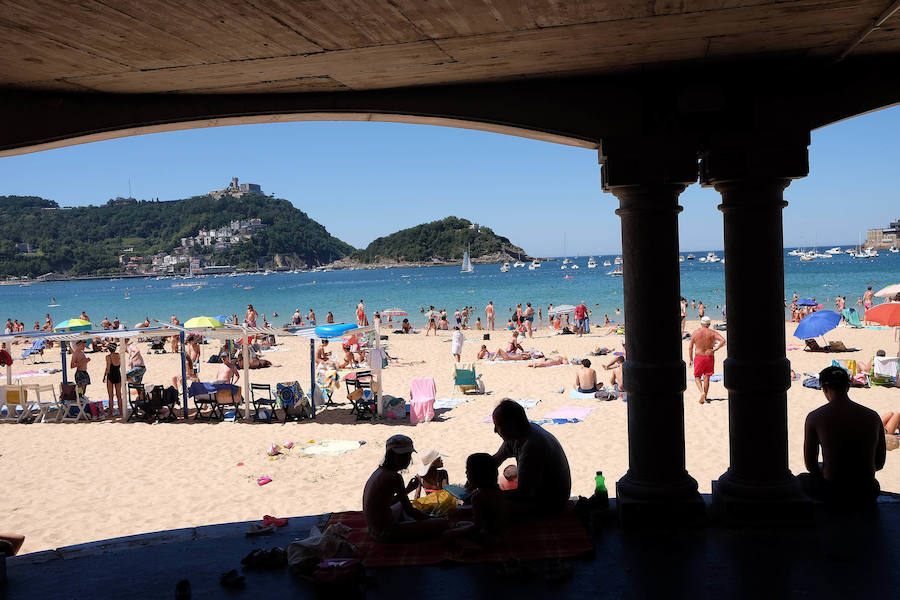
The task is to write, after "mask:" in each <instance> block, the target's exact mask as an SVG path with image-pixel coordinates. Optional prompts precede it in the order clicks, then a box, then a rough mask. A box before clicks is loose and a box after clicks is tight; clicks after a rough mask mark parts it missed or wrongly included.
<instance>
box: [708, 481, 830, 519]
mask: <svg viewBox="0 0 900 600" xmlns="http://www.w3.org/2000/svg"><path fill="white" fill-rule="evenodd" d="M794 486H795V487H796V490H794V489H793V487H794ZM728 488H729V486H728V485H722V484H721V483H720V482H719V481H713V482H712V515H713V516H714V517H715V518H716V519H720V520H722V521H725V522H730V523H734V524H739V523H748V524H751V523H759V524H762V523H795V524H798V525H806V524H810V523H812V522H813V520H814V517H815V515H814V509H815V502H813V501H812V500H810V499H809V498H808V497H806V496H805V495H804V494H803V493H802V492H801V491H800V485H799V484H798V483H797V482H796V480H794V482H793V486H792V487H791V489H790V493H787V494H772V495H771V496H769V497H766V496H764V495H760V496H757V497H748V496H739V495H736V494H734V493H733V492H732V491H730V490H729V489H728ZM757 491H760V490H757Z"/></svg>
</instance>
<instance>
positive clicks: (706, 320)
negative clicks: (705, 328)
mask: <svg viewBox="0 0 900 600" xmlns="http://www.w3.org/2000/svg"><path fill="white" fill-rule="evenodd" d="M711 322H712V319H710V318H709V317H707V316H706V315H703V316H702V317H700V323H702V324H703V325H709V324H710V323H711Z"/></svg>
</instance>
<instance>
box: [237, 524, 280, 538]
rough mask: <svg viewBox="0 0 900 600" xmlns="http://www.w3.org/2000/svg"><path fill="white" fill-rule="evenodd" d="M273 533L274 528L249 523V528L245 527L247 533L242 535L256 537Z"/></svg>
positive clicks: (269, 525) (268, 525) (272, 526)
mask: <svg viewBox="0 0 900 600" xmlns="http://www.w3.org/2000/svg"><path fill="white" fill-rule="evenodd" d="M274 532H275V526H274V525H271V524H267V523H262V524H260V523H250V525H249V527H247V531H246V532H245V533H244V535H246V536H247V537H253V536H256V535H266V534H269V533H274Z"/></svg>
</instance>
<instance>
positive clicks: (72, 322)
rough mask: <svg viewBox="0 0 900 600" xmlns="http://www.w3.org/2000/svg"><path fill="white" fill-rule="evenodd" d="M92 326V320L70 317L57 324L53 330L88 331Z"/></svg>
mask: <svg viewBox="0 0 900 600" xmlns="http://www.w3.org/2000/svg"><path fill="white" fill-rule="evenodd" d="M91 327H93V325H91V322H90V321H85V320H84V319H68V320H66V321H63V322H62V323H59V324H57V326H56V327H54V328H53V331H87V330H88V329H90V328H91Z"/></svg>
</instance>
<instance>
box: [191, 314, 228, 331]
mask: <svg viewBox="0 0 900 600" xmlns="http://www.w3.org/2000/svg"><path fill="white" fill-rule="evenodd" d="M184 326H185V327H186V328H188V329H194V328H200V327H225V325H223V324H222V322H221V321H219V320H218V319H214V318H213V317H194V318H193V319H188V320H187V321H186V322H185V324H184Z"/></svg>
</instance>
